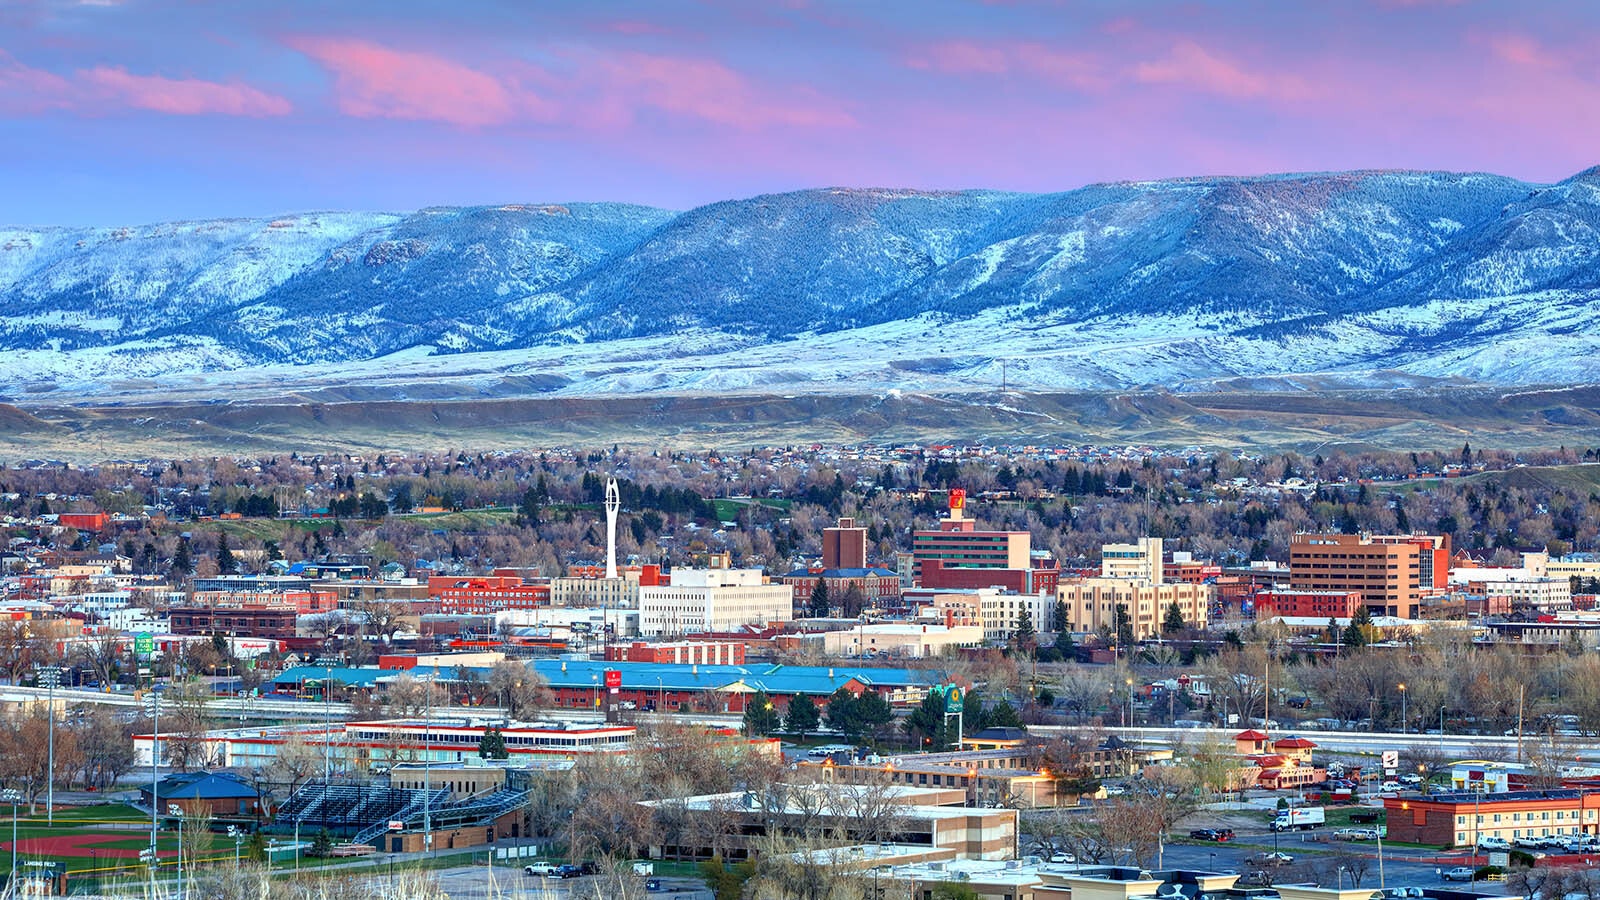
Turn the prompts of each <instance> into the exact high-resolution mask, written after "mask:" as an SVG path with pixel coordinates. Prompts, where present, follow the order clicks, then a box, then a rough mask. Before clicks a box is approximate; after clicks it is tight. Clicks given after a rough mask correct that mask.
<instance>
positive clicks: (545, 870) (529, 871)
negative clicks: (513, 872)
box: [522, 863, 561, 878]
mask: <svg viewBox="0 0 1600 900" xmlns="http://www.w3.org/2000/svg"><path fill="white" fill-rule="evenodd" d="M560 872H561V867H560V866H558V865H555V864H554V863H532V864H531V865H526V866H523V867H522V874H524V875H537V876H539V877H540V878H560V877H561V875H560Z"/></svg>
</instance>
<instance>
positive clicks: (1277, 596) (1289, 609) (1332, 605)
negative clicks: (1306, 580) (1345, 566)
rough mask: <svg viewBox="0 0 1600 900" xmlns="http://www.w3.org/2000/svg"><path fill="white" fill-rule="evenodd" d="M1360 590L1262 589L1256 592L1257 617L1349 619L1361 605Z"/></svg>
mask: <svg viewBox="0 0 1600 900" xmlns="http://www.w3.org/2000/svg"><path fill="white" fill-rule="evenodd" d="M1361 603H1362V600H1361V592H1360V591H1310V590H1293V589H1291V590H1286V591H1281V590H1280V591H1262V592H1260V593H1258V594H1256V595H1255V609H1256V618H1258V619H1265V618H1271V617H1272V616H1304V617H1310V618H1317V619H1348V618H1350V617H1351V616H1354V615H1355V614H1356V610H1357V609H1359V608H1360V607H1361Z"/></svg>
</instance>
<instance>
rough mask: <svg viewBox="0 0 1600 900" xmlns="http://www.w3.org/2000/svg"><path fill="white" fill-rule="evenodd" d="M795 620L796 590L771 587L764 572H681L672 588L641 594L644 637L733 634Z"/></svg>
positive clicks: (643, 589) (675, 574)
mask: <svg viewBox="0 0 1600 900" xmlns="http://www.w3.org/2000/svg"><path fill="white" fill-rule="evenodd" d="M792 618H794V589H793V588H791V587H790V586H789V585H786V584H767V583H766V579H765V578H764V577H763V576H762V574H761V570H759V569H677V570H674V571H673V573H672V584H671V585H663V586H656V587H641V588H640V589H639V633H640V635H642V636H645V637H654V636H657V635H664V634H665V635H673V634H694V633H696V632H702V631H729V630H732V629H734V628H738V627H740V626H742V625H765V624H767V623H769V622H787V621H789V620H790V619H792Z"/></svg>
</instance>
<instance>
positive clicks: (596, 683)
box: [589, 675, 600, 709]
mask: <svg viewBox="0 0 1600 900" xmlns="http://www.w3.org/2000/svg"><path fill="white" fill-rule="evenodd" d="M589 680H590V681H592V682H594V708H595V709H599V708H600V676H599V675H590V676H589Z"/></svg>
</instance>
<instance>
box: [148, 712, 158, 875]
mask: <svg viewBox="0 0 1600 900" xmlns="http://www.w3.org/2000/svg"><path fill="white" fill-rule="evenodd" d="M150 717H151V720H152V721H153V722H154V725H155V728H154V732H153V733H152V734H151V736H150V871H151V872H154V871H155V870H156V867H157V866H158V865H160V861H159V859H158V857H157V856H156V846H157V844H156V831H157V824H156V812H157V810H159V809H161V797H160V793H161V788H160V785H161V776H160V775H159V774H157V772H156V766H157V764H158V763H160V761H161V695H160V694H158V693H156V690H155V686H154V685H151V687H150ZM150 877H151V878H152V879H153V878H154V877H155V876H154V875H151V876H150Z"/></svg>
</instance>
